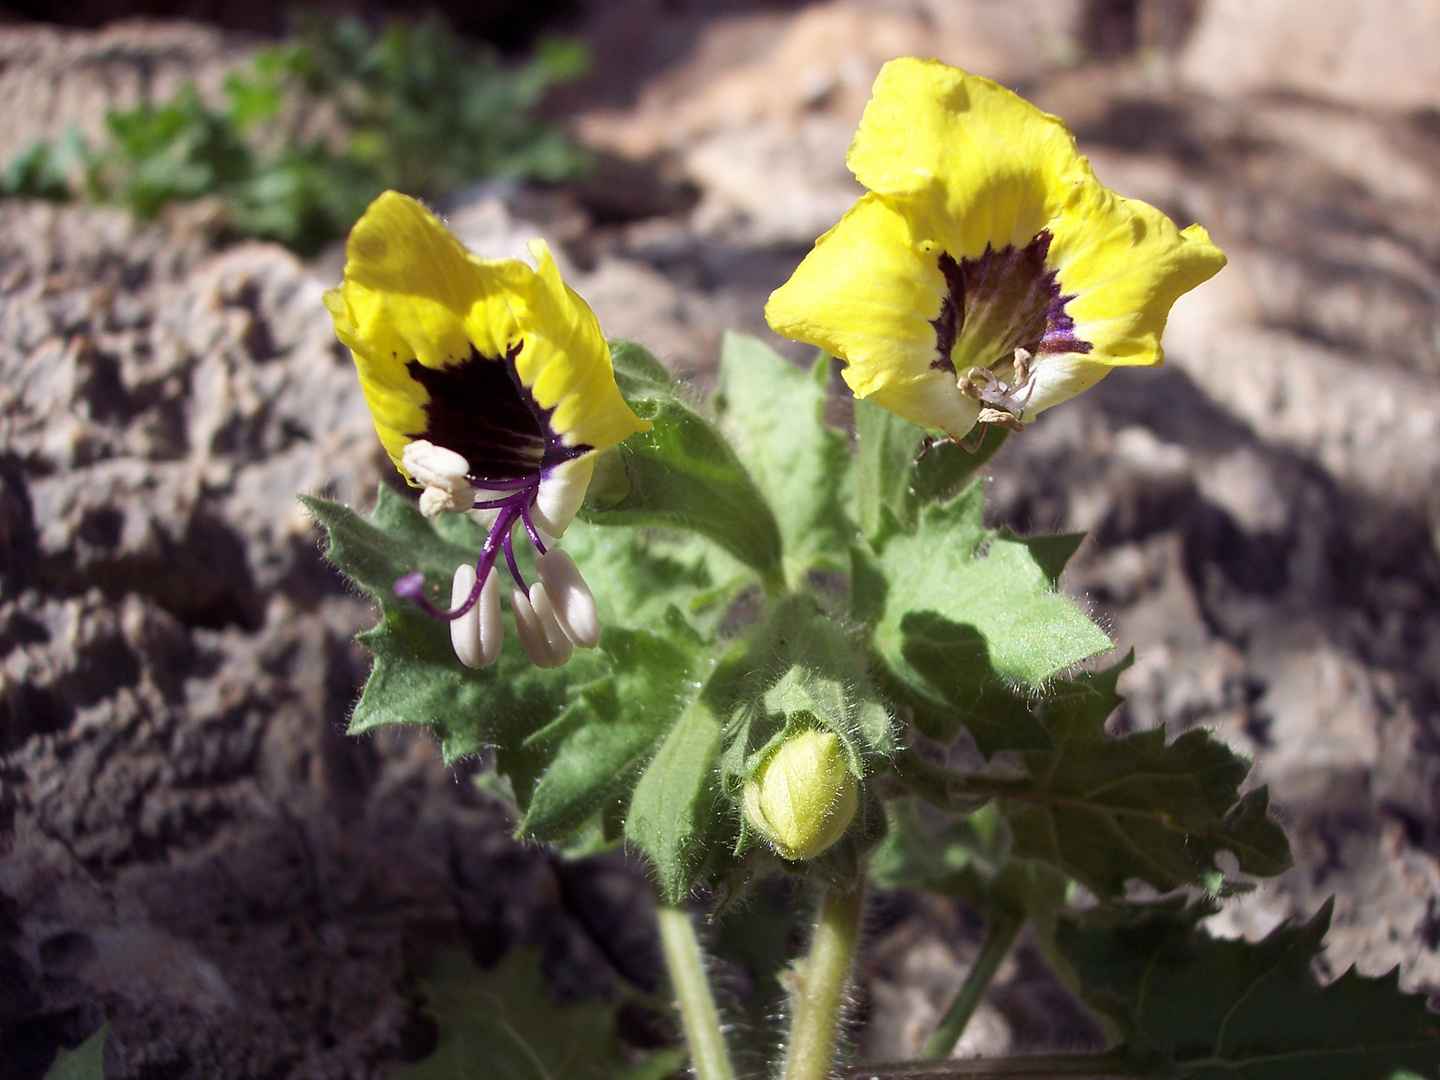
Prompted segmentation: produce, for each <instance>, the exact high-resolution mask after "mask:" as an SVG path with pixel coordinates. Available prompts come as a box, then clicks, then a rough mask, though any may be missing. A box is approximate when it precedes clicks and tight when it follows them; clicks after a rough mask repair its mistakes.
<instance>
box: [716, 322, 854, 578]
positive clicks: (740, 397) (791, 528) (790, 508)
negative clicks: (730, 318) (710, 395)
mask: <svg viewBox="0 0 1440 1080" xmlns="http://www.w3.org/2000/svg"><path fill="white" fill-rule="evenodd" d="M829 377H830V358H829V357H828V356H824V355H822V356H821V357H820V359H819V360H818V361H817V362H816V363H815V366H814V369H813V370H812V371H811V372H810V373H808V374H807V373H805V372H803V371H801V370H799V369H798V368H796V367H795V366H794V365H793V364H791V363H789V362H788V361H787V360H786V359H785V358H784V357H783V356H781V355H780V354H779V353H777V352H776V351H775V350H774V349H772V348H770V346H768V345H766V344H765V343H764V342H763V341H760V340H759V339H757V338H753V337H748V336H746V335H744V334H737V333H734V332H730V333H727V334H726V335H725V342H724V344H723V345H722V346H721V349H720V386H719V392H718V394H717V397H716V403H715V407H716V409H717V410H718V411H719V413H720V419H721V425H722V427H723V429H724V430H725V431H726V432H727V433H729V434H730V436H731V439H732V441H733V442H734V443H735V446H736V447H737V450H738V453H739V455H740V460H741V461H743V462H744V464H745V467H746V469H748V470H749V472H750V475H751V476H752V477H754V478H755V484H756V486H757V487H758V488H759V489H760V490H761V492H763V493H764V495H765V497H766V499H768V500H769V503H770V505H771V507H773V508H774V510H775V516H776V519H777V520H778V522H779V525H780V535H781V537H782V539H783V540H784V543H785V556H786V560H787V562H788V563H790V564H791V566H792V568H793V570H792V576H798V574H799V573H803V572H804V571H805V570H807V569H809V568H810V567H813V566H823V567H826V568H828V569H834V570H842V569H846V568H847V567H848V556H847V552H848V550H849V546H850V544H851V543H852V542H853V540H854V536H855V526H854V525H853V524H851V523H850V521H849V520H848V518H847V516H846V514H845V511H844V507H843V506H842V503H841V488H842V485H843V483H844V480H845V476H846V473H847V470H848V467H849V460H850V456H849V454H848V453H847V451H846V448H845V436H844V435H843V434H842V433H841V432H839V431H836V430H835V429H834V428H832V427H827V426H826V424H825V422H824V419H823V413H824V409H825V401H826V397H827V392H826V388H827V386H828V383H829Z"/></svg>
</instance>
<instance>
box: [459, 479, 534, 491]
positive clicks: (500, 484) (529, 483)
mask: <svg viewBox="0 0 1440 1080" xmlns="http://www.w3.org/2000/svg"><path fill="white" fill-rule="evenodd" d="M466 479H467V480H469V481H470V486H471V487H477V488H483V489H484V490H486V491H523V490H524V489H525V488H528V487H539V486H540V478H539V477H538V476H517V477H516V478H515V479H513V480H486V479H485V478H484V477H480V476H469V477H466Z"/></svg>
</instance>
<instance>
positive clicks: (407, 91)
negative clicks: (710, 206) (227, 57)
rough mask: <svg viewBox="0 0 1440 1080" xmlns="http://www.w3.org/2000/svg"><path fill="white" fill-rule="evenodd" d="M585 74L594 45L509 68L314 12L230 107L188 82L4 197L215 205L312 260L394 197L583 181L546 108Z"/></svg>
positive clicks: (270, 53) (76, 140)
mask: <svg viewBox="0 0 1440 1080" xmlns="http://www.w3.org/2000/svg"><path fill="white" fill-rule="evenodd" d="M587 65H588V56H587V54H586V52H585V50H584V48H583V46H581V45H578V44H575V43H571V42H548V43H544V44H542V45H541V46H540V47H539V48H538V49H537V51H536V52H535V53H534V55H533V56H532V57H530V58H529V59H528V60H527V61H526V62H525V63H523V64H521V65H519V66H507V65H505V64H503V63H502V62H501V60H500V58H499V57H498V56H497V55H496V54H495V52H494V51H493V50H490V49H488V48H486V47H484V46H479V45H475V44H472V43H470V42H467V41H464V40H462V39H461V38H460V37H458V36H457V35H456V34H455V32H454V31H453V30H451V28H450V27H449V25H448V24H446V23H445V22H444V21H443V20H441V19H440V18H438V17H434V16H431V17H427V18H425V19H422V20H420V21H417V22H395V23H392V24H391V25H389V26H388V27H387V28H386V29H385V30H383V31H382V32H380V33H379V34H375V33H372V32H371V31H370V29H369V28H367V27H366V26H365V24H363V23H361V22H359V21H358V20H354V19H347V20H336V19H333V18H327V17H322V16H316V15H312V16H310V17H308V18H306V19H305V20H304V21H303V22H302V23H301V24H300V27H299V29H298V32H297V33H296V35H295V36H294V37H293V38H291V39H289V40H287V41H286V42H284V43H282V44H280V45H276V46H273V47H270V48H267V49H263V50H261V51H260V52H259V53H257V54H256V56H255V58H254V60H253V62H252V64H251V65H250V67H249V69H248V70H246V71H242V72H237V73H235V74H232V75H231V76H230V77H229V78H228V79H227V80H226V83H225V92H224V101H223V103H222V104H221V105H220V106H219V107H218V108H217V107H215V106H214V105H212V104H210V103H208V102H206V101H205V100H204V99H202V98H201V96H200V94H199V93H198V92H197V91H196V89H195V88H194V87H193V86H186V87H185V88H183V89H182V90H181V91H180V92H179V93H178V94H176V95H175V97H174V98H173V99H171V100H170V101H168V102H165V103H163V104H158V105H157V104H150V103H146V104H142V105H139V106H136V107H135V108H133V109H126V110H123V111H116V112H111V113H110V114H108V115H107V116H106V118H105V125H106V139H105V141H104V142H103V143H102V145H100V146H98V147H91V146H89V145H87V144H86V143H85V140H84V139H83V138H81V136H80V134H79V132H78V130H76V129H73V128H72V129H71V130H70V131H68V132H67V133H66V134H65V136H63V137H62V138H61V139H60V140H58V141H57V142H55V143H49V144H47V143H35V144H33V145H32V146H30V147H28V148H27V149H26V150H24V151H23V152H22V153H21V154H19V155H18V156H17V157H16V158H15V159H14V160H13V161H11V162H10V163H9V165H8V166H7V167H6V168H5V169H4V170H3V172H0V195H20V196H28V197H31V198H43V199H52V200H63V199H68V198H75V197H77V196H85V197H88V198H91V199H94V200H96V201H100V202H109V203H118V204H120V205H123V206H128V207H129V208H130V209H131V210H132V211H134V213H135V214H136V215H138V216H140V217H142V218H152V217H154V216H155V215H156V214H157V213H159V212H160V210H161V209H162V208H163V207H164V206H165V205H166V204H167V203H170V202H175V201H184V200H190V199H196V198H199V197H201V196H206V195H213V196H217V197H218V198H219V199H220V200H221V202H222V204H223V205H224V207H225V209H226V213H227V218H228V221H229V224H230V225H231V227H232V228H234V229H235V230H236V231H237V232H240V233H243V234H245V235H248V236H258V237H263V238H265V239H269V240H275V241H278V242H279V243H282V244H285V245H286V246H287V247H290V248H292V249H293V250H295V251H297V252H299V253H301V254H305V255H308V254H312V253H314V252H315V251H317V250H318V249H319V248H320V247H322V246H323V245H324V244H325V243H327V242H328V241H330V240H332V239H334V238H335V237H337V236H341V235H343V234H344V233H345V231H346V230H348V229H349V227H350V225H351V224H352V223H353V222H354V221H355V219H356V218H357V217H359V216H360V214H361V213H362V212H363V211H364V209H365V207H366V205H367V204H368V203H369V202H370V200H371V199H373V198H374V197H375V196H376V195H378V194H379V193H380V192H381V191H384V190H385V189H386V188H395V189H397V190H400V191H404V192H406V193H408V194H411V195H415V196H418V197H421V198H427V197H428V198H433V197H435V196H438V195H440V194H443V193H444V192H447V191H451V190H454V189H455V188H457V187H459V186H461V185H463V184H465V183H468V182H472V181H476V180H481V179H487V178H509V179H517V180H541V181H557V180H563V179H566V178H567V177H571V176H575V175H577V174H579V173H580V172H582V171H583V170H584V169H585V167H586V163H587V160H586V157H585V154H584V152H583V151H582V150H581V149H580V148H579V147H577V146H575V145H574V144H573V143H572V142H570V140H569V139H568V138H566V136H565V134H564V133H563V132H562V131H561V130H560V129H559V128H557V127H556V126H555V125H554V124H552V123H550V122H549V121H547V120H546V119H545V118H543V117H542V116H540V115H539V113H538V111H537V110H538V106H539V104H540V102H541V100H542V99H543V98H544V96H545V93H546V91H547V90H549V88H550V87H552V86H554V85H556V84H557V83H560V82H564V81H567V80H570V79H574V78H576V77H578V76H580V75H582V74H583V73H584V72H585V70H586V68H587Z"/></svg>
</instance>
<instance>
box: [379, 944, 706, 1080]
mask: <svg viewBox="0 0 1440 1080" xmlns="http://www.w3.org/2000/svg"><path fill="white" fill-rule="evenodd" d="M420 993H421V995H422V996H423V997H424V999H425V1010H426V1012H428V1013H429V1014H430V1017H431V1019H433V1020H434V1021H435V1023H436V1026H437V1027H438V1028H439V1042H438V1044H437V1045H436V1047H435V1050H434V1052H433V1053H431V1055H430V1056H429V1057H427V1058H425V1059H424V1060H423V1061H420V1062H417V1063H416V1064H414V1065H407V1066H404V1067H402V1068H400V1069H398V1070H396V1071H395V1072H393V1073H391V1076H392V1078H393V1080H561V1078H564V1080H571V1078H574V1080H664V1078H665V1077H667V1076H670V1075H671V1074H673V1073H674V1072H675V1071H676V1070H677V1069H679V1067H680V1066H681V1065H682V1064H683V1063H684V1060H685V1056H684V1054H683V1053H682V1052H681V1051H678V1050H660V1051H656V1052H652V1053H650V1054H648V1055H645V1057H644V1058H643V1059H642V1060H640V1061H639V1062H637V1063H635V1064H630V1063H628V1062H627V1054H626V1051H625V1047H624V1045H623V1044H622V1043H621V1042H620V1039H619V1037H618V1035H617V1034H616V1030H615V1013H616V1009H617V1006H616V1005H615V1004H614V1003H611V1002H607V1001H604V1000H601V999H598V998H596V999H591V1000H589V1001H583V1002H578V1003H575V1004H564V1005H561V1004H557V1003H556V1002H554V1001H553V1000H552V999H551V997H550V994H549V991H548V990H547V988H546V985H545V976H544V975H543V973H542V972H541V970H540V957H539V955H538V954H536V953H535V952H533V951H531V950H529V949H513V950H511V952H510V954H509V955H508V956H507V957H506V958H505V960H504V961H503V962H502V963H501V964H500V965H499V966H498V967H496V968H493V969H492V970H490V971H481V970H480V969H479V968H478V967H476V966H475V964H474V962H473V961H472V960H471V959H470V958H469V957H468V956H466V955H464V954H453V955H450V956H447V957H445V958H444V959H442V960H440V961H439V962H437V963H436V964H435V966H434V968H433V969H432V970H431V971H430V973H429V975H428V976H426V977H425V978H423V979H422V980H421V981H420Z"/></svg>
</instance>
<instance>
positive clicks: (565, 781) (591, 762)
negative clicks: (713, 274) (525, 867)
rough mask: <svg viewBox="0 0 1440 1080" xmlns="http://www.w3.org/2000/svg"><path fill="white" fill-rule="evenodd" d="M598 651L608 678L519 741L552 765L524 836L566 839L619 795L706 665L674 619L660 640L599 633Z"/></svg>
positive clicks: (700, 645)
mask: <svg viewBox="0 0 1440 1080" xmlns="http://www.w3.org/2000/svg"><path fill="white" fill-rule="evenodd" d="M600 651H601V652H602V653H604V654H605V656H606V657H607V658H608V659H609V660H610V662H611V670H610V673H609V674H607V675H605V676H603V677H602V678H600V679H598V680H596V681H595V682H593V683H590V684H589V685H588V686H585V687H582V688H581V689H580V690H579V691H578V695H577V697H576V698H575V700H574V701H573V702H572V703H571V705H570V707H569V708H568V709H566V710H565V712H564V713H562V714H561V715H560V717H559V718H558V719H557V720H556V721H555V722H554V723H553V724H551V725H549V726H548V727H546V728H544V729H543V730H541V731H538V732H536V733H535V734H534V735H532V736H530V738H529V740H527V747H532V748H533V747H537V746H538V747H553V757H551V758H550V760H549V762H548V764H547V767H546V769H545V773H544V775H543V776H542V777H541V778H540V781H539V783H538V785H537V786H536V788H535V793H534V795H533V796H532V798H531V800H530V805H529V808H528V809H527V811H526V813H525V818H524V820H523V821H522V822H521V823H520V832H521V833H522V834H524V835H529V836H532V837H534V838H536V839H539V840H554V839H558V838H561V837H564V836H567V835H569V834H571V833H573V832H574V831H575V830H576V829H577V828H578V827H579V826H581V825H583V824H584V823H585V822H586V820H587V819H588V818H589V817H590V816H591V814H593V813H594V812H595V811H596V810H597V809H598V808H599V807H600V806H601V804H602V803H605V802H607V801H611V800H614V799H615V798H617V797H618V796H620V795H621V794H622V793H624V792H626V791H627V790H628V789H629V788H630V787H631V786H632V785H633V784H634V783H635V780H636V777H637V775H638V773H639V770H640V769H641V768H642V767H643V766H644V765H645V764H646V763H647V762H648V761H649V760H650V759H651V758H652V757H653V756H654V754H655V748H656V745H657V744H658V743H659V741H660V740H661V739H662V738H664V737H665V735H666V733H667V732H668V731H669V730H670V727H671V725H672V724H674V723H675V721H676V720H677V719H678V718H679V717H680V715H681V713H683V712H684V711H685V709H686V708H687V707H688V706H689V705H690V703H691V701H693V699H694V697H695V695H696V693H697V692H698V688H699V687H700V686H702V685H703V684H704V682H705V680H706V678H707V677H708V674H709V668H710V667H711V666H713V663H714V661H713V660H712V659H711V657H710V650H709V649H708V648H706V647H705V644H704V642H703V641H701V639H700V638H699V637H698V636H696V635H695V634H694V632H693V631H690V630H689V628H688V627H687V626H685V625H684V623H683V621H682V620H680V618H679V616H678V613H677V614H676V616H675V618H674V619H673V620H672V623H671V626H670V627H669V628H668V630H667V632H665V633H652V632H650V631H646V630H624V629H620V628H618V627H606V629H605V633H604V638H603V640H602V641H601V643H600Z"/></svg>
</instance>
